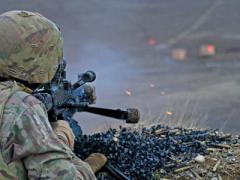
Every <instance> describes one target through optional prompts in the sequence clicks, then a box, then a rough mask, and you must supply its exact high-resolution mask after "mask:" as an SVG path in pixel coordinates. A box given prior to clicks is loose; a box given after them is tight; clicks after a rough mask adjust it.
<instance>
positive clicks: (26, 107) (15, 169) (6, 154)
mask: <svg viewBox="0 0 240 180" xmlns="http://www.w3.org/2000/svg"><path fill="white" fill-rule="evenodd" d="M62 58H63V39H62V35H61V33H60V31H59V29H58V28H57V26H56V25H55V24H54V23H53V22H51V21H50V20H48V19H46V18H45V17H43V16H42V15H40V14H38V13H32V12H27V11H9V12H6V13H4V14H1V15H0V150H1V153H0V179H67V180H71V179H96V178H95V175H94V172H96V171H98V170H99V169H100V168H101V167H102V166H104V164H105V163H106V157H105V156H104V155H102V154H92V155H90V156H89V157H88V158H87V159H86V160H85V162H84V161H82V160H80V159H78V158H77V157H76V156H75V155H74V154H73V152H72V149H73V146H74V135H73V133H72V131H71V129H70V127H69V125H68V123H67V122H65V121H61V120H59V121H57V122H56V123H53V124H52V126H51V125H50V123H49V121H48V116H47V112H46V109H45V107H44V106H43V104H42V103H41V102H40V101H39V100H37V99H36V98H35V97H33V96H32V95H31V92H32V90H33V89H34V88H35V87H36V86H37V85H39V84H44V83H47V82H49V81H51V79H52V78H53V77H54V75H55V73H56V70H57V68H58V65H59V62H60V60H61V59H62Z"/></svg>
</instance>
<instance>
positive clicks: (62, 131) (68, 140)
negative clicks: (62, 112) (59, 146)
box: [51, 120, 75, 150]
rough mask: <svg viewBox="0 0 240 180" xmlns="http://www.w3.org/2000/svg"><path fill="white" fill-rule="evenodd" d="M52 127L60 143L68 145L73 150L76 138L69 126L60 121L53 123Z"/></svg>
mask: <svg viewBox="0 0 240 180" xmlns="http://www.w3.org/2000/svg"><path fill="white" fill-rule="evenodd" d="M51 125H52V128H53V131H54V132H55V134H56V135H57V137H58V139H59V141H60V142H61V143H63V144H66V145H67V146H68V147H70V149H71V150H73V148H74V138H75V136H74V134H73V132H72V129H71V128H70V126H69V124H68V123H67V122H66V121H64V120H58V121H56V122H52V123H51Z"/></svg>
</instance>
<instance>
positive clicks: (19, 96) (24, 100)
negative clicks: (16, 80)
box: [7, 91, 41, 108]
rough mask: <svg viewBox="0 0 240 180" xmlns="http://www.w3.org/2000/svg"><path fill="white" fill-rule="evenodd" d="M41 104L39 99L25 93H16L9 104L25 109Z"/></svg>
mask: <svg viewBox="0 0 240 180" xmlns="http://www.w3.org/2000/svg"><path fill="white" fill-rule="evenodd" d="M40 103H41V102H40V101H39V100H38V99H37V98H35V97H34V96H33V95H31V94H29V93H26V92H24V91H16V92H15V93H14V94H13V95H12V96H11V97H10V98H9V100H8V102H7V104H11V105H18V106H23V107H25V108H29V107H33V106H35V105H38V104H40Z"/></svg>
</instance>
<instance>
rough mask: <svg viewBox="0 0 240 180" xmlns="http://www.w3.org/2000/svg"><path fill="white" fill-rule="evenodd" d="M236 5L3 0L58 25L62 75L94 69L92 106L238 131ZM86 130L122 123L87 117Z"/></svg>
mask: <svg viewBox="0 0 240 180" xmlns="http://www.w3.org/2000/svg"><path fill="white" fill-rule="evenodd" d="M239 8H240V1H239V0H212V1H209V0H201V1H195V0H171V1H169V0H148V1H146V0H131V1H129V0H121V1H119V0H105V1H100V0H88V1H86V0H68V1H66V0H51V1H46V0H45V1H44V0H41V1H40V0H35V1H33V0H1V2H0V13H3V12H5V11H9V10H30V11H37V12H39V13H41V14H43V15H44V16H46V17H47V18H49V19H51V20H52V21H54V22H55V23H57V24H58V25H59V27H60V28H61V30H62V32H63V36H64V39H65V49H64V56H65V58H66V59H67V61H68V67H67V70H68V72H67V73H68V78H69V79H71V80H72V81H75V80H77V74H78V73H79V72H83V71H86V70H94V71H95V72H96V74H97V79H96V81H95V86H96V90H97V97H98V99H97V104H96V106H100V107H106V108H119V107H121V108H126V107H137V108H139V109H140V111H141V115H142V118H141V124H140V125H149V124H153V123H158V122H161V123H163V124H167V125H174V126H175V125H178V126H179V125H180V126H187V127H192V126H198V127H207V128H214V129H216V128H219V129H222V130H224V131H225V132H232V133H239V132H240V123H239V121H240V120H239V115H240V110H239V108H240V76H239V75H240V73H239V70H240V56H239V55H240V25H239V24H238V23H239V22H240V11H239ZM75 118H76V119H77V120H78V121H79V123H80V124H81V126H82V128H83V130H84V132H85V133H92V132H94V131H96V130H99V129H102V128H103V129H104V128H109V127H114V126H117V125H119V124H123V123H121V122H119V121H117V120H113V119H109V118H105V117H100V116H96V115H92V114H87V113H78V114H76V117H75Z"/></svg>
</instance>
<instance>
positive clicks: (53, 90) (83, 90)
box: [33, 60, 140, 136]
mask: <svg viewBox="0 0 240 180" xmlns="http://www.w3.org/2000/svg"><path fill="white" fill-rule="evenodd" d="M65 68H66V62H65V60H62V61H61V63H60V65H59V67H58V70H57V72H56V74H55V76H54V78H53V80H52V81H51V82H50V83H47V84H44V85H43V86H41V87H38V88H37V89H36V90H34V92H33V95H34V96H35V97H36V98H38V99H39V100H41V101H42V102H43V104H44V105H45V107H46V109H47V110H48V116H49V119H50V121H57V120H58V119H63V120H66V121H68V123H69V125H70V127H71V128H72V130H73V133H74V135H75V136H79V135H81V134H82V130H81V127H80V126H79V125H78V123H77V121H76V120H74V119H73V118H72V117H73V115H74V114H75V113H76V112H90V113H94V114H99V115H103V116H108V117H112V118H116V119H121V120H126V123H137V122H138V121H139V116H140V115H139V111H138V110H137V109H132V108H129V109H127V110H121V109H117V110H113V109H105V108H98V107H90V106H89V105H91V104H94V103H95V101H96V95H95V87H94V86H93V85H91V84H90V83H91V82H93V81H94V80H95V79H96V75H95V73H94V72H93V71H87V72H85V73H83V74H79V75H78V81H77V82H75V83H73V84H72V83H71V82H70V81H68V80H67V79H66V70H65Z"/></svg>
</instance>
